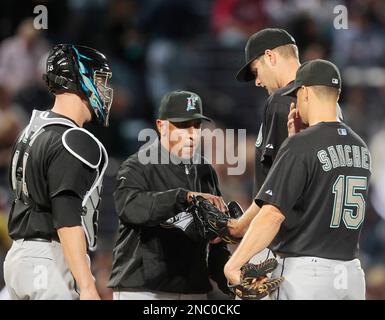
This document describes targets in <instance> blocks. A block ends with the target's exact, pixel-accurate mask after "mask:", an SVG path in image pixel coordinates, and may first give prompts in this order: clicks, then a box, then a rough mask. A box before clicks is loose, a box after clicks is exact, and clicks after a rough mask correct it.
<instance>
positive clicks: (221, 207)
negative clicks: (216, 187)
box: [187, 191, 228, 212]
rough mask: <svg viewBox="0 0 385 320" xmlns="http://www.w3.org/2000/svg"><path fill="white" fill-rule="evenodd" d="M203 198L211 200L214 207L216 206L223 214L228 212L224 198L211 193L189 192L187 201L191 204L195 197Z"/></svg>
mask: <svg viewBox="0 0 385 320" xmlns="http://www.w3.org/2000/svg"><path fill="white" fill-rule="evenodd" d="M196 196H201V197H203V198H205V199H207V200H209V201H210V202H211V203H212V204H213V205H214V206H216V207H217V208H218V209H219V210H221V211H222V212H227V211H228V209H227V206H226V204H225V202H224V201H223V198H222V197H218V196H214V195H212V194H210V193H200V192H192V191H190V192H188V193H187V201H188V202H189V203H190V202H191V201H192V198H193V197H196Z"/></svg>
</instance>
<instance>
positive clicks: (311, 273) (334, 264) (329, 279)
mask: <svg viewBox="0 0 385 320" xmlns="http://www.w3.org/2000/svg"><path fill="white" fill-rule="evenodd" d="M278 262H279V265H278V267H277V269H276V270H275V271H274V272H273V277H278V276H283V277H284V278H285V280H284V281H283V282H282V284H281V286H280V288H279V289H278V290H277V291H276V292H275V294H274V295H273V298H274V299H279V300H342V299H363V298H364V297H365V280H364V274H363V271H362V269H361V266H360V263H359V260H358V259H354V260H351V261H338V260H330V259H323V258H318V257H291V258H284V259H281V258H279V259H278Z"/></svg>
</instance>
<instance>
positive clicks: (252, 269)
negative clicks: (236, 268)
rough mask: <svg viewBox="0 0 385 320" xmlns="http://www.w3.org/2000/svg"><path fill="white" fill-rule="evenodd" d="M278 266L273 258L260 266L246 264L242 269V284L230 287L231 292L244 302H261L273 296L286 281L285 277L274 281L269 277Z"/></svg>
mask: <svg viewBox="0 0 385 320" xmlns="http://www.w3.org/2000/svg"><path fill="white" fill-rule="evenodd" d="M277 265H278V262H277V260H275V259H273V258H271V259H267V260H266V261H264V262H262V263H260V264H253V263H246V264H245V265H244V266H242V268H241V282H240V284H236V285H229V289H230V291H231V292H233V293H234V294H235V295H237V296H238V297H240V298H241V299H243V300H259V299H262V298H264V297H266V296H268V295H271V294H272V293H273V292H274V291H275V290H277V289H278V287H279V285H280V284H281V283H282V281H283V280H284V278H283V277H278V278H274V279H272V278H269V277H268V276H267V274H268V273H270V272H272V271H273V270H274V269H275V268H276V267H277Z"/></svg>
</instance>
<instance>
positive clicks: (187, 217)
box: [160, 212, 194, 231]
mask: <svg viewBox="0 0 385 320" xmlns="http://www.w3.org/2000/svg"><path fill="white" fill-rule="evenodd" d="M193 219H194V218H193V216H192V214H191V213H189V212H180V213H178V214H177V215H176V216H174V217H172V218H170V219H168V220H167V221H165V222H162V223H161V224H160V226H162V227H163V228H179V229H181V230H183V231H186V229H187V227H188V226H189V225H190V224H191V222H192V221H193Z"/></svg>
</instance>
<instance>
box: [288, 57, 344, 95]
mask: <svg viewBox="0 0 385 320" xmlns="http://www.w3.org/2000/svg"><path fill="white" fill-rule="evenodd" d="M302 86H307V87H310V86H327V87H333V88H337V89H341V74H340V71H339V70H338V68H337V66H336V65H335V64H333V63H331V62H330V61H327V60H322V59H316V60H311V61H307V62H305V63H303V64H302V65H301V66H300V67H299V69H298V70H297V73H296V76H295V80H294V84H293V87H292V88H291V89H290V90H288V91H286V92H284V93H283V94H282V95H291V96H295V95H296V92H297V90H298V89H299V88H301V87H302Z"/></svg>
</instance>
